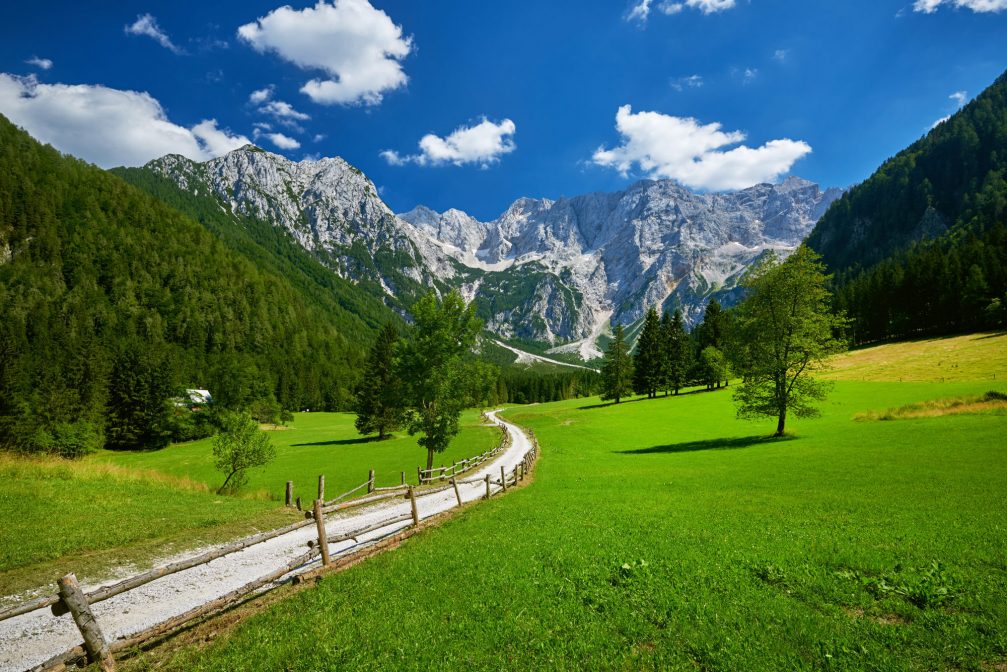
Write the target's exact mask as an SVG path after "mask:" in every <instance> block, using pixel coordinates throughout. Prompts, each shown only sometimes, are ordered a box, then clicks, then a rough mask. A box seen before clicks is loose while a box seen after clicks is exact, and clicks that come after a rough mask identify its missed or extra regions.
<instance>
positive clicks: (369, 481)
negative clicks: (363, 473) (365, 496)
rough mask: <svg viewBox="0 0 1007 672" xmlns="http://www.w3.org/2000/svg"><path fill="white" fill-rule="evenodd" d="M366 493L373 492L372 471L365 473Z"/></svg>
mask: <svg viewBox="0 0 1007 672" xmlns="http://www.w3.org/2000/svg"><path fill="white" fill-rule="evenodd" d="M367 492H374V470H373V469H371V470H370V471H369V472H367Z"/></svg>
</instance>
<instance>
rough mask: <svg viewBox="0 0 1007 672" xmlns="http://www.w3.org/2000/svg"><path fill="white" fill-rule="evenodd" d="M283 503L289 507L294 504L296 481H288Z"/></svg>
mask: <svg viewBox="0 0 1007 672" xmlns="http://www.w3.org/2000/svg"><path fill="white" fill-rule="evenodd" d="M283 505H284V506H285V507H287V508H288V509H289V508H290V507H291V506H293V505H294V482H293V481H287V493H286V495H284V497H283Z"/></svg>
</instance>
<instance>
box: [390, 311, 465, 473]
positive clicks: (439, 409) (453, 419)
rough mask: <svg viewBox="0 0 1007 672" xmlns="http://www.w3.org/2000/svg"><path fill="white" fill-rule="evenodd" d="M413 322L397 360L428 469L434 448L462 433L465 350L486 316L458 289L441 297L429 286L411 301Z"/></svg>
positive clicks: (410, 424) (412, 430)
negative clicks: (460, 428)
mask: <svg viewBox="0 0 1007 672" xmlns="http://www.w3.org/2000/svg"><path fill="white" fill-rule="evenodd" d="M412 312H413V320H414V325H413V328H412V330H411V331H410V334H409V338H408V339H407V340H406V341H405V343H403V345H402V349H401V355H400V357H399V360H398V362H399V363H398V367H397V368H398V370H399V375H400V377H401V378H402V380H403V383H404V386H405V398H406V400H407V406H408V409H409V410H408V413H407V423H408V430H409V433H410V434H416V433H417V432H422V433H423V436H421V437H420V439H419V444H420V445H421V446H422V447H424V448H426V449H427V469H430V468H432V467H433V465H434V453H440V452H443V451H444V449H445V448H447V447H448V444H449V443H450V442H451V439H452V438H453V437H454V435H455V434H457V433H458V416H459V415H461V412H462V409H463V408H465V406H466V404H467V402H468V401H469V399H470V397H471V395H470V390H471V387H472V386H471V384H470V383H471V370H470V367H469V365H468V362H467V361H466V356H467V355H468V354H469V353H470V352H471V350H472V347H473V346H474V345H475V341H476V337H477V336H478V335H479V331H480V330H481V329H482V322H481V321H480V320H479V319H478V318H477V317H476V316H475V310H474V307H473V306H471V305H469V306H466V305H465V300H464V299H463V298H462V296H461V294H459V293H458V292H451V293H449V294H447V295H445V296H444V299H443V301H441V302H438V301H437V297H436V296H435V295H434V294H433V293H432V292H431V293H429V294H427V295H426V296H424V297H423V298H422V299H420V300H419V301H418V302H417V303H416V305H414V306H413V310H412Z"/></svg>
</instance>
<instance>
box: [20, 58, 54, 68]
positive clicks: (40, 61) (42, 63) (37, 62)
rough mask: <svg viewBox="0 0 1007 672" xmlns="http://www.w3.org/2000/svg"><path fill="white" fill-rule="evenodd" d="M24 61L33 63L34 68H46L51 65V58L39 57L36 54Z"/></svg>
mask: <svg viewBox="0 0 1007 672" xmlns="http://www.w3.org/2000/svg"><path fill="white" fill-rule="evenodd" d="M25 63H27V64H28V65H34V66H35V67H36V68H40V69H42V70H48V69H49V68H51V67H52V60H50V59H48V58H39V57H38V56H32V57H31V58H29V59H28V60H27V61H25Z"/></svg>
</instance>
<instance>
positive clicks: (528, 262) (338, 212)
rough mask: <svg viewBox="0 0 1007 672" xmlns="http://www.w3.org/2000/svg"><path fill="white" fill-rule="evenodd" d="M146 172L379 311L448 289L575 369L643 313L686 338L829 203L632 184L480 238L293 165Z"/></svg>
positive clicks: (174, 164) (782, 188) (771, 188)
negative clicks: (378, 305)
mask: <svg viewBox="0 0 1007 672" xmlns="http://www.w3.org/2000/svg"><path fill="white" fill-rule="evenodd" d="M146 168H147V169H148V170H151V171H154V172H155V173H157V174H159V175H162V176H165V177H168V178H170V179H171V180H173V181H174V182H176V183H177V184H178V185H179V186H180V187H182V188H183V189H185V190H187V191H190V192H193V193H197V194H198V193H209V194H213V195H214V196H215V197H216V199H217V200H218V202H219V203H220V205H221V208H223V209H224V210H225V211H229V212H231V213H234V214H235V215H236V216H240V217H251V218H256V219H263V220H266V221H270V222H272V223H274V224H275V225H277V226H281V227H283V228H284V229H286V230H287V231H289V232H290V234H291V235H292V236H294V238H295V239H296V240H297V241H298V242H299V243H300V244H301V245H302V246H303V247H305V248H306V249H308V250H311V251H312V252H313V253H314V254H315V255H316V256H318V257H319V258H320V259H321V260H322V261H323V262H324V263H326V264H327V265H328V266H329V267H330V268H332V269H333V270H334V271H335V272H336V273H338V274H340V275H341V276H342V277H346V278H350V279H352V280H354V281H357V282H359V283H362V284H366V283H371V285H373V286H374V287H380V292H382V293H383V295H384V297H385V299H386V301H388V302H389V303H392V304H393V305H397V306H400V307H408V305H409V303H410V302H411V301H412V299H413V298H415V296H416V295H418V294H419V293H420V292H421V291H424V288H425V287H430V286H433V287H436V288H437V289H439V290H443V289H447V288H452V287H454V288H459V289H461V291H462V292H463V294H464V295H465V296H466V297H467V298H470V299H474V300H475V301H476V304H477V308H478V311H479V314H480V315H481V316H482V317H483V319H485V320H486V323H487V326H488V327H489V328H490V329H491V330H492V331H494V332H495V333H497V334H498V335H499V336H501V337H503V338H507V339H515V338H516V339H522V340H528V341H539V342H547V343H549V344H551V345H553V346H555V347H554V351H556V352H564V351H568V352H574V353H577V354H579V355H580V356H581V357H583V358H585V359H589V358H591V357H593V356H596V355H598V354H599V352H598V349H597V347H596V340H597V338H598V337H599V336H600V335H602V334H603V333H604V332H605V331H606V330H607V328H608V326H609V323H610V321H616V322H621V323H627V324H628V323H632V322H634V321H636V320H638V319H639V318H640V317H641V316H642V315H643V313H644V312H645V310H646V308H647V307H648V306H652V305H653V306H659V307H661V308H664V309H668V310H671V309H674V308H681V309H682V311H683V313H684V314H685V316H686V319H687V320H688V321H690V322H695V321H696V320H698V319H700V317H701V315H702V310H703V306H704V305H705V303H706V302H707V301H708V300H709V298H710V297H711V296H718V297H720V298H721V299H723V300H724V301H725V302H726V303H730V302H731V301H732V300H733V298H734V293H735V289H736V285H737V281H738V278H739V277H740V276H741V274H742V273H743V272H744V270H745V269H746V268H747V267H748V265H749V264H751V263H752V261H753V260H754V259H756V258H757V257H758V256H759V255H761V254H763V253H764V252H765V251H766V250H770V249H772V250H779V251H781V252H783V253H786V252H789V251H790V250H792V249H794V248H795V247H796V246H797V245H798V244H800V242H801V241H802V240H803V239H804V238H805V236H807V234H808V233H809V232H810V231H811V229H812V227H813V226H814V224H815V222H816V221H817V220H818V218H819V217H820V216H821V215H822V213H823V212H824V211H825V209H826V208H827V207H828V206H829V204H830V203H831V202H832V201H833V200H835V199H836V198H837V197H838V196H839V195H840V193H841V192H840V191H839V190H837V189H829V190H827V191H822V190H821V189H819V187H818V186H817V185H815V184H813V183H811V182H808V181H806V180H802V179H799V178H795V177H791V178H788V179H787V180H786V181H785V182H783V183H782V184H779V185H771V184H759V185H756V186H754V187H751V188H748V189H743V190H741V191H738V192H733V193H720V194H696V193H693V192H691V191H689V190H688V189H686V188H684V187H682V186H680V185H678V184H676V183H674V182H672V181H669V180H659V181H652V180H644V181H641V182H637V183H636V184H634V185H632V186H631V187H629V188H628V189H626V190H625V191H621V192H616V193H594V194H586V195H583V196H577V197H574V198H568V199H567V198H564V199H560V200H557V201H552V200H548V199H534V198H521V199H518V200H517V201H515V202H514V203H513V204H512V205H511V206H510V207H509V208H508V209H507V211H506V212H504V213H503V214H502V215H501V216H500V217H499V218H497V219H496V220H494V221H492V222H480V221H478V220H476V219H475V218H473V217H471V216H469V215H467V214H466V213H464V212H462V211H460V210H454V209H452V210H447V211H445V212H443V213H437V212H434V211H432V210H430V209H429V208H425V207H422V206H421V207H417V208H415V209H413V210H411V211H410V212H407V213H404V214H401V215H398V216H396V215H395V214H394V213H392V211H391V210H390V209H389V208H388V207H387V206H386V205H385V204H384V202H382V200H381V199H380V197H379V196H378V194H377V190H376V189H375V188H374V184H373V183H372V182H371V181H370V180H369V179H367V177H366V176H364V175H363V173H361V172H360V171H359V170H357V169H356V168H354V167H353V166H351V165H349V164H348V163H346V162H345V161H343V160H342V159H339V158H331V159H321V160H318V161H309V160H305V161H301V162H293V161H290V160H288V159H286V158H284V157H281V156H278V155H276V154H271V153H269V152H265V151H263V150H261V149H258V148H256V147H253V146H246V147H243V148H241V149H239V150H236V151H234V152H231V153H230V154H227V155H226V156H223V157H220V158H218V159H214V160H211V161H207V162H205V163H195V162H193V161H190V160H188V159H185V158H183V157H180V156H174V155H171V156H166V157H163V158H161V159H158V160H156V161H153V162H151V163H150V164H148V165H147V166H146Z"/></svg>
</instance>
